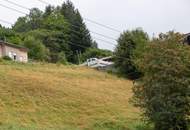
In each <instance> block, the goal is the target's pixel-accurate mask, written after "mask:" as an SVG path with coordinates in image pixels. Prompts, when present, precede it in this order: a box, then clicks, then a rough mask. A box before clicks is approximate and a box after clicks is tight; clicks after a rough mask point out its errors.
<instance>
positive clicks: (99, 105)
mask: <svg viewBox="0 0 190 130" xmlns="http://www.w3.org/2000/svg"><path fill="white" fill-rule="evenodd" d="M131 87H132V82H131V81H128V80H125V79H122V78H117V77H116V76H113V75H110V74H107V73H103V72H98V71H96V70H93V69H87V68H82V67H76V66H62V65H55V64H18V63H0V116H1V118H0V129H3V130H6V129H16V130H17V129H18V130H28V129H32V130H33V129H38V130H39V129H42V130H46V129H48V130H49V129H52V130H55V129H61V130H126V129H128V128H130V127H131V126H132V125H133V123H134V122H136V121H137V120H138V119H139V112H138V110H137V109H136V108H134V107H133V106H132V105H131V104H129V103H128V101H129V98H130V97H131V96H132V91H131Z"/></svg>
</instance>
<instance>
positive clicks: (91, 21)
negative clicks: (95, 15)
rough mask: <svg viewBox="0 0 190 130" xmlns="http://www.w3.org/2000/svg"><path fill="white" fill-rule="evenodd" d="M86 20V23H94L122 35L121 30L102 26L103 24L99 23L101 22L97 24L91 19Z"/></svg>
mask: <svg viewBox="0 0 190 130" xmlns="http://www.w3.org/2000/svg"><path fill="white" fill-rule="evenodd" d="M84 19H85V20H86V21H88V22H90V23H94V24H97V25H99V26H102V27H104V28H107V29H109V30H112V31H115V32H118V33H121V31H119V30H117V29H115V28H112V27H110V26H107V25H104V24H101V23H99V22H96V21H93V20H90V19H88V18H84Z"/></svg>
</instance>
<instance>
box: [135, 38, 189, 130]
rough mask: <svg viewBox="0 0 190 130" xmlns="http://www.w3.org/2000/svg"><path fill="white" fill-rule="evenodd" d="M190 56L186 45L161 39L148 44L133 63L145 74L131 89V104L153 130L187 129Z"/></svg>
mask: <svg viewBox="0 0 190 130" xmlns="http://www.w3.org/2000/svg"><path fill="white" fill-rule="evenodd" d="M171 41H172V40H171ZM189 59H190V47H189V46H187V45H182V44H174V43H173V42H169V41H168V42H165V41H164V42H163V43H161V42H160V44H151V45H150V46H149V47H148V49H147V51H146V52H144V54H143V56H142V57H141V59H140V60H138V61H137V62H135V63H136V64H137V65H138V66H139V68H140V70H141V71H142V72H143V73H144V76H143V77H142V78H141V79H139V82H138V83H137V85H136V86H134V88H133V92H134V97H133V103H134V104H135V105H136V106H138V107H140V108H141V109H142V111H143V113H144V116H145V119H147V120H148V121H150V122H153V123H154V124H155V130H188V128H187V125H188V121H189V117H190V87H189V84H190V66H189V65H190V60H189Z"/></svg>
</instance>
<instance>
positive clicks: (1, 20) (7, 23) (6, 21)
mask: <svg viewBox="0 0 190 130" xmlns="http://www.w3.org/2000/svg"><path fill="white" fill-rule="evenodd" d="M0 21H1V22H3V23H6V24H10V25H13V23H10V22H8V21H5V20H3V19H0Z"/></svg>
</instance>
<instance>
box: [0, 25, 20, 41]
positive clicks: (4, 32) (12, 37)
mask: <svg viewBox="0 0 190 130" xmlns="http://www.w3.org/2000/svg"><path fill="white" fill-rule="evenodd" d="M0 40H2V41H6V42H10V43H13V44H20V43H21V41H22V40H21V36H20V35H19V34H18V33H16V32H15V31H13V30H12V29H9V28H5V27H0Z"/></svg>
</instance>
